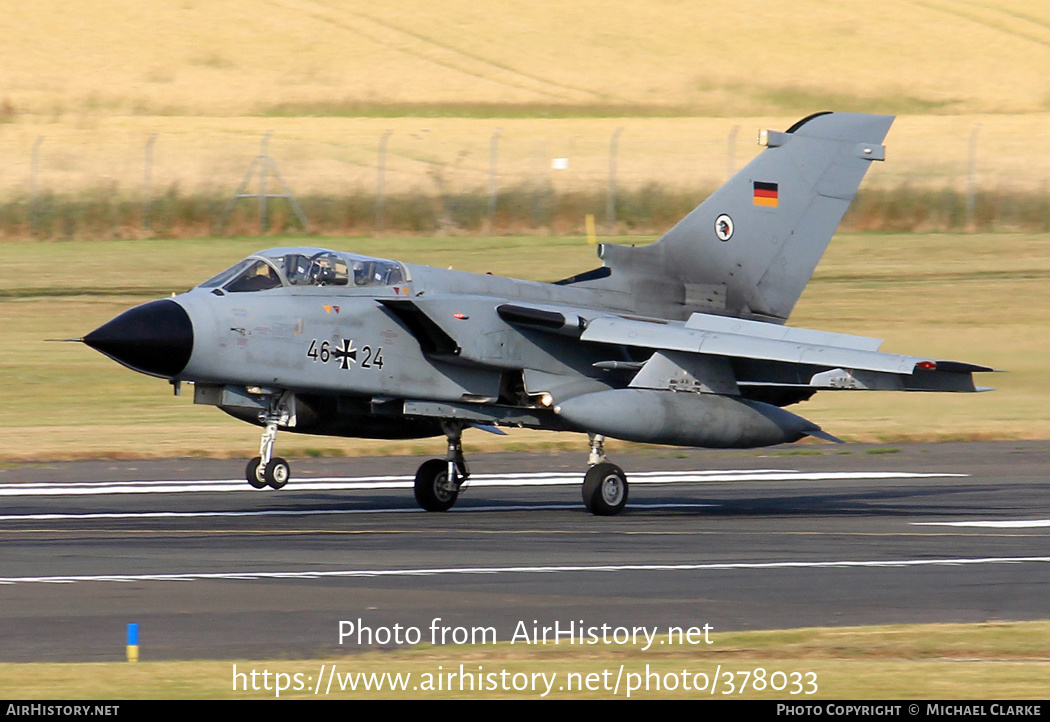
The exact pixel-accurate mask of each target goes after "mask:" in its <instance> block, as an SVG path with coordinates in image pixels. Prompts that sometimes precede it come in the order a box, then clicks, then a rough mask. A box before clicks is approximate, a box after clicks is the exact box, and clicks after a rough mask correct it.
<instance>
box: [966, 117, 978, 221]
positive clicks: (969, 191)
mask: <svg viewBox="0 0 1050 722" xmlns="http://www.w3.org/2000/svg"><path fill="white" fill-rule="evenodd" d="M980 130H981V126H980V125H975V126H974V127H973V130H971V131H970V158H969V162H968V163H967V170H966V227H967V229H969V230H975V229H974V227H973V226H974V215H975V210H976V206H977V201H976V195H977V133H978V132H979V131H980Z"/></svg>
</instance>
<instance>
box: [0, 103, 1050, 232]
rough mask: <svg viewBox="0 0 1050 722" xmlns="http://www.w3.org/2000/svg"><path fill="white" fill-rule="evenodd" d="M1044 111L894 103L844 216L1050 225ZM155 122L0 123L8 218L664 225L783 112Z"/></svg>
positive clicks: (130, 226)
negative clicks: (880, 159) (978, 113)
mask: <svg viewBox="0 0 1050 722" xmlns="http://www.w3.org/2000/svg"><path fill="white" fill-rule="evenodd" d="M1047 119H1048V118H1047V117H1046V116H1044V115H1034V116H982V117H975V116H968V117H956V116H944V117H904V118H900V119H898V121H897V122H896V124H895V126H894V128H893V130H891V132H890V136H889V137H888V138H887V140H886V145H887V148H888V152H887V161H886V162H885V163H877V164H875V165H874V167H873V168H872V170H871V172H870V173H869V175H868V178H867V180H866V181H865V184H864V185H863V186H862V189H861V192H860V194H859V195H858V199H857V202H856V203H855V204H854V208H853V209H852V211H851V213H850V215H849V216H848V217H847V221H846V226H845V227H846V228H849V229H857V230H915V231H931V230H945V231H948V230H951V231H974V230H1025V231H1046V230H1050V203H1048V200H1047V195H1048V187H1047V186H1048V180H1050V152H1048V151H1050V130H1048V129H1047V124H1046V122H1045V121H1046V120H1047ZM149 121H150V119H145V118H144V119H139V121H138V122H137V123H128V122H121V123H116V122H113V123H103V122H101V121H99V122H97V123H94V124H92V123H85V124H83V125H84V127H70V126H69V124H63V125H57V124H56V125H53V126H48V125H47V124H35V125H34V124H22V123H19V124H9V125H7V126H2V127H0V159H3V160H4V162H3V164H2V165H0V236H2V237H3V238H25V237H38V238H113V237H124V238H134V237H149V236H201V235H211V234H216V233H226V234H255V233H267V232H271V233H298V232H304V231H305V232H310V233H321V234H347V235H361V234H372V233H382V232H388V233H456V232H479V233H480V232H491V233H509V232H553V233H582V232H583V229H584V227H585V219H586V216H588V215H591V216H593V217H594V218H596V219H597V225H598V227H599V228H600V229H603V230H604V231H605V232H639V233H659V232H661V231H663V230H665V229H666V228H667V227H669V226H670V225H671V224H673V223H674V222H675V221H677V220H678V219H679V218H680V217H681V216H682V215H684V214H685V213H686V212H688V211H689V210H690V209H691V208H693V207H694V206H695V205H696V204H697V203H699V202H700V201H701V200H702V199H703V198H704V197H705V196H706V195H707V194H708V193H710V192H711V191H712V190H714V189H715V188H717V187H718V185H720V184H721V183H722V182H724V181H725V179H726V178H727V177H728V176H729V175H730V174H732V173H734V172H735V171H737V170H739V169H740V168H742V167H743V166H744V165H745V164H746V163H747V162H748V161H749V160H750V159H751V158H752V157H753V156H754V155H755V154H756V153H758V152H759V150H760V148H759V147H758V146H757V145H756V144H755V142H754V139H755V137H756V135H757V131H758V130H759V129H760V128H763V127H768V128H774V129H775V128H782V127H787V125H790V123H791V122H793V121H791V120H789V119H781V118H758V119H755V118H750V119H738V120H734V119H704V118H640V119H635V118H611V119H550V120H543V119H502V120H500V119H497V120H488V119H477V120H474V119H457V118H389V119H383V118H368V119H356V118H346V119H338V118H295V119H280V120H277V119H270V121H269V123H267V121H266V119H251V122H250V123H248V122H238V119H164V123H157V122H154V123H153V125H152V127H150V123H149ZM157 125H160V126H162V127H157Z"/></svg>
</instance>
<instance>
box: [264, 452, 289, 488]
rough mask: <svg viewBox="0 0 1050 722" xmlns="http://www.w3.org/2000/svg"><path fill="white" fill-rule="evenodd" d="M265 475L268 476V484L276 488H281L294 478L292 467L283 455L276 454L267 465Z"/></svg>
mask: <svg viewBox="0 0 1050 722" xmlns="http://www.w3.org/2000/svg"><path fill="white" fill-rule="evenodd" d="M263 476H264V477H265V478H266V484H267V485H268V486H271V487H273V488H274V489H281V488H283V487H284V485H285V484H287V483H288V480H289V479H290V478H292V467H291V466H289V465H288V462H287V461H285V460H284V459H282V458H281V457H279V456H275V457H273V458H272V459H270V463H269V464H267V465H266V471H264V472H263Z"/></svg>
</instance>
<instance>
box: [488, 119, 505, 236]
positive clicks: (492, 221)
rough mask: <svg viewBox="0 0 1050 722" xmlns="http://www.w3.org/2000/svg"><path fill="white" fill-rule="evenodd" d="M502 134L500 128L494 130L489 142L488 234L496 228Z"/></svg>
mask: <svg viewBox="0 0 1050 722" xmlns="http://www.w3.org/2000/svg"><path fill="white" fill-rule="evenodd" d="M502 134H503V129H502V128H496V130H495V132H494V133H493V134H492V139H491V140H490V141H489V233H492V230H493V228H495V226H496V195H497V193H498V191H499V171H498V169H497V163H498V161H499V137H500V136H501V135H502Z"/></svg>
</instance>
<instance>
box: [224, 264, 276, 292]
mask: <svg viewBox="0 0 1050 722" xmlns="http://www.w3.org/2000/svg"><path fill="white" fill-rule="evenodd" d="M283 285H284V284H283V283H281V277H280V276H279V275H277V271H276V270H274V268H273V266H271V265H270V264H269V263H267V262H266V261H255V262H254V263H252V264H251V265H250V266H249V267H248V268H246V269H245V270H244V271H242V272H241V274H240V275H239V276H237V277H236V278H235V279H233V280H232V281H230V282H229V283H228V284H226V287H225V288H226V291H227V292H229V293H244V292H247V291H267V290H269V289H271V288H280V287H281V286H283Z"/></svg>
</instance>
